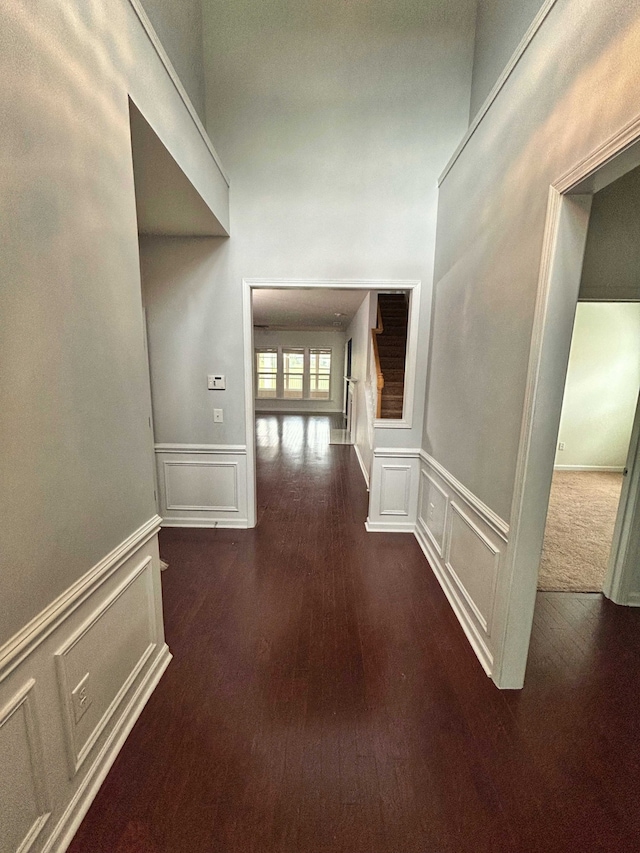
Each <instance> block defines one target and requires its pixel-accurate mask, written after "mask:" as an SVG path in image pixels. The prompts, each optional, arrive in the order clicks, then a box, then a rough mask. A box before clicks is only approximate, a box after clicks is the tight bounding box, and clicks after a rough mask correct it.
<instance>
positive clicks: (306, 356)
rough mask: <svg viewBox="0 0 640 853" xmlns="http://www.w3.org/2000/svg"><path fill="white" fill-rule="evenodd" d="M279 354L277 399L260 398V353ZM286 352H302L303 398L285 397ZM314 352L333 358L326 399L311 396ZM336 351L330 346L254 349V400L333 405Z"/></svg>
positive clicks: (265, 347) (260, 347)
mask: <svg viewBox="0 0 640 853" xmlns="http://www.w3.org/2000/svg"><path fill="white" fill-rule="evenodd" d="M275 351H277V353H278V358H277V373H276V396H275V397H259V396H258V353H260V352H275ZM285 352H302V353H303V360H304V368H303V373H302V396H301V397H285V395H284V353H285ZM312 352H318V353H320V352H328V353H329V355H330V356H331V367H330V369H329V393H328V396H326V397H312V396H311V353H312ZM333 359H334V349H333V347H330V346H324V347H323V346H314V347H296V346H291V345H288V346H285V345H280V344H279V345H277V346H266V345H265V346H257V347H255V348H254V356H253V365H254V371H253V374H254V381H253V385H254V398H255V399H256V400H260V401H264V400H280V401H287V402H289V403H296V402H298V403H301V402H305V403H331V402H333V382H332V374H333V366H334V361H333Z"/></svg>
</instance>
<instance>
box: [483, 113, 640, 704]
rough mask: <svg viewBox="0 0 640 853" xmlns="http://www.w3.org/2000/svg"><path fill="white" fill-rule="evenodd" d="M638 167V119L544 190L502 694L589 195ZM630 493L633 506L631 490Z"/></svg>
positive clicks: (537, 541)
mask: <svg viewBox="0 0 640 853" xmlns="http://www.w3.org/2000/svg"><path fill="white" fill-rule="evenodd" d="M636 143H638V144H636ZM638 165H640V116H638V117H637V118H636V119H635V120H634V121H633V122H632V123H630V124H629V125H627V126H626V127H625V128H623V129H622V130H621V131H620V132H619V133H617V134H615V135H614V136H613V137H611V138H610V139H609V140H607V141H606V142H605V143H604V144H603V145H601V146H599V147H598V148H596V149H595V150H594V151H593V152H592V153H591V154H590V155H589V156H588V157H586V158H584V159H583V160H581V161H580V162H578V163H577V164H576V165H575V166H574V167H573V168H572V169H571V170H569V171H568V172H566V173H565V174H564V175H562V176H561V177H560V178H559V179H558V180H557V181H556V182H555V183H554V184H552V185H551V186H550V188H549V198H548V205H547V217H546V224H545V232H544V242H543V250H542V258H541V263H540V274H539V279H538V292H537V299H536V310H535V317H534V324H533V331H532V341H531V348H530V355H529V368H528V374H527V382H526V390H525V401H524V410H523V419H522V426H521V431H520V442H519V448H518V458H517V466H516V478H515V485H514V496H513V501H512V505H511V515H510V518H511V536H510V538H509V544H508V548H507V553H506V561H505V569H504V572H503V573H502V577H501V582H500V584H499V588H498V591H497V595H498V601H497V609H498V612H499V613H500V625H499V640H498V648H497V651H496V657H495V669H494V673H493V678H494V681H495V682H496V684H497V685H498V686H499V687H501V688H504V689H512V688H513V689H517V688H520V687H522V686H523V684H524V675H525V669H526V663H527V656H528V651H529V640H530V636H531V627H532V623H533V613H534V607H535V598H536V591H537V578H538V569H539V564H540V555H541V552H542V543H543V538H544V529H545V520H546V513H547V507H548V503H549V493H550V489H551V478H552V475H553V462H554V458H555V448H556V441H557V436H558V430H559V425H560V415H561V410H562V400H563V395H564V385H565V379H566V373H567V367H568V362H569V351H570V347H571V338H572V333H573V323H574V318H575V311H576V306H577V303H578V294H579V288H580V279H581V273H582V264H583V258H584V249H585V244H586V238H587V229H588V226H589V214H590V210H591V202H592V198H593V194H594V193H595V192H597V191H598V190H600V189H602V188H604V187H605V186H607V185H608V184H610V183H612V182H613V181H614V180H617V179H618V178H619V177H622V176H623V175H624V174H626V173H627V172H629V171H631V169H633V168H636V167H637V166H638ZM636 432H637V430H636ZM638 468H640V466H638V465H637V466H636V471H635V477H634V480H635V484H636V490H638V488H640V471H638V470H637V469H638ZM629 486H630V488H629V493H630V501H631V500H632V499H633V494H632V493H633V483H632V482H631V483H630V484H629ZM633 505H634V506H635V502H634V504H633ZM619 565H620V563H619ZM624 584H625V578H624V572H622V571H620V570H618V572H617V576H613V575H610V577H609V579H608V582H607V588H606V594H607V595H608V596H609V597H611V598H612V599H613V600H615V601H619V598H617V597H616V596H617V595H618V593H619V591H620V590H622V589H623V587H624ZM625 603H631V602H625ZM638 604H640V601H638Z"/></svg>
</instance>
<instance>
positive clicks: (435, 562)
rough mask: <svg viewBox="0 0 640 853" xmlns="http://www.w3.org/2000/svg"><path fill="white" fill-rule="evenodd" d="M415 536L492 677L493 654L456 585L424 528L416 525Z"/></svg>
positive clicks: (468, 637)
mask: <svg viewBox="0 0 640 853" xmlns="http://www.w3.org/2000/svg"><path fill="white" fill-rule="evenodd" d="M415 536H416V539H417V540H418V545H420V547H421V548H422V551H423V553H424V555H425V557H426V558H427V562H428V563H429V566H430V567H431V570H432V571H433V573H434V575H435V576H436V579H437V581H438V583H439V584H440V586H441V587H442V591H443V592H444V594H445V595H446V597H447V599H448V601H449V604H450V605H451V608H452V610H453V612H454V613H455V614H456V616H457V618H458V622H459V623H460V625H461V626H462V630H463V631H464V633H465V635H466V637H467V640H468V641H469V644H470V645H471V648H472V649H473V650H474V652H475V654H476V657H477V658H478V660H479V661H480V664H481V665H482V668H483V669H484V671H485V672H486V673H487V675H489V676H491V675H492V671H493V656H492V655H491V652H490V651H489V648H488V646H487V644H486V643H485V642H484V639H483V638H482V636H481V634H480V632H479V631H478V629H477V628H476V626H475V625H474V624H473V621H472V620H471V619H470V618H469V614H468V613H467V610H466V608H465V607H464V605H463V604H462V602H461V601H460V599H459V598H458V593H457V591H456V585H455V584H454V582H453V580H452V579H451V578H450V577H449V575H448V573H447V569H446V568H445V567H443V566H442V565H441V564H440V561H439V559H438V558H437V556H436V554H435V553H434V552H433V551H432V548H431V542H430V541H429V540H428V539H427V538H426V537H425V535H424V532H423V530H422V527H421V525H419V524H418V525H416V529H415Z"/></svg>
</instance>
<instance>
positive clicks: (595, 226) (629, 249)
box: [580, 168, 640, 301]
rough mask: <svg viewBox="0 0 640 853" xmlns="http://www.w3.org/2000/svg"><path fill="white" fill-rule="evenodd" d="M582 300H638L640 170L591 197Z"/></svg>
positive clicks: (639, 282)
mask: <svg viewBox="0 0 640 853" xmlns="http://www.w3.org/2000/svg"><path fill="white" fill-rule="evenodd" d="M580 298H581V299H599V300H605V301H607V300H612V299H636V300H638V299H640V168H638V169H634V170H633V171H632V172H629V173H628V174H626V175H624V176H623V177H622V178H619V179H618V180H617V181H614V183H612V184H609V186H608V187H605V188H604V189H603V190H600V192H599V193H596V194H595V196H594V197H593V204H592V206H591V217H590V219H589V231H588V232H587V245H586V248H585V253H584V266H583V269H582V280H581V282H580Z"/></svg>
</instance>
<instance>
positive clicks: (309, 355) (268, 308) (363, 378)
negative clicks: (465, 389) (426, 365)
mask: <svg viewBox="0 0 640 853" xmlns="http://www.w3.org/2000/svg"><path fill="white" fill-rule="evenodd" d="M389 297H391V298H392V299H395V300H397V299H399V300H401V301H402V306H403V308H402V311H403V315H404V316H403V317H400V316H399V315H396V314H394V312H391V313H389V312H387V316H386V323H387V331H386V337H385V342H386V344H387V345H388V349H389V351H388V355H389V356H390V357H391V358H392V359H393V363H392V364H390V365H389V366H390V368H391V369H392V370H393V371H395V373H391V374H387V386H388V387H387V394H389V393H391V392H394V393H395V396H396V397H398V398H399V403H398V400H396V401H395V402H394V406H393V409H392V410H391V409H387V411H386V413H385V415H384V417H382V416H381V415H380V409H381V405H380V404H381V400H380V398H381V388H382V386H381V384H380V381H379V374H380V359H379V352H378V351H377V350H376V345H377V343H378V341H379V340H380V336H381V335H382V334H383V328H382V325H383V324H381V321H380V320H381V311H384V309H383V308H381V302H384V300H385V299H388V298H389ZM418 311H419V282H413V281H412V282H404V281H400V282H396V281H394V282H385V281H375V280H371V281H363V280H355V281H349V280H344V281H343V280H340V281H306V280H303V281H300V280H292V281H281V280H276V281H269V280H245V282H244V333H245V408H246V415H247V462H248V483H247V485H248V493H249V506H250V507H251V506H252V505H253V506H254V507H256V513H257V500H256V498H257V496H256V479H255V458H256V457H255V440H256V419H257V418H259V419H260V423H259V427H260V430H262V431H263V432H264V431H265V430H266V431H267V432H269V431H270V430H276V431H277V430H278V429H280V428H281V427H282V424H283V423H284V422H283V420H282V419H283V417H284V416H289V418H296V417H297V418H298V419H302V418H305V417H306V418H307V419H309V418H312V419H313V423H314V425H315V426H314V429H318V428H321V429H323V430H324V431H325V433H326V443H327V445H329V444H343V445H352V446H353V448H354V453H355V455H356V457H357V459H358V462H359V464H360V468H361V470H362V473H363V476H364V479H365V482H366V484H367V488H368V484H369V477H370V473H371V467H372V460H373V450H374V445H375V429H376V428H377V427H380V426H383V425H384V426H385V427H386V428H398V427H400V428H407V427H410V426H411V420H412V409H413V386H414V377H415V365H416V353H417V347H416V338H417V325H418ZM383 323H384V320H383ZM401 327H402V329H401ZM400 330H401V332H402V333H401V334H400V333H399V331H400ZM392 350H393V351H392ZM394 383H395V384H394ZM398 390H399V393H398ZM269 417H271V421H270V420H269ZM319 418H320V420H319ZM287 423H288V424H289V425H290V426H291V425H292V424H293V421H287ZM296 428H297V427H296ZM265 435H266V433H265ZM316 439H317V436H316ZM258 440H260V434H259V435H258ZM269 440H270V441H271V440H273V436H271V437H270V438H269ZM252 496H253V499H252ZM256 520H257V514H256V515H255V516H254V518H253V519H251V518H250V520H249V526H254V524H255V523H256ZM252 522H253V523H252Z"/></svg>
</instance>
